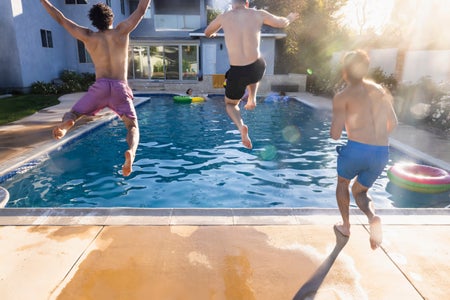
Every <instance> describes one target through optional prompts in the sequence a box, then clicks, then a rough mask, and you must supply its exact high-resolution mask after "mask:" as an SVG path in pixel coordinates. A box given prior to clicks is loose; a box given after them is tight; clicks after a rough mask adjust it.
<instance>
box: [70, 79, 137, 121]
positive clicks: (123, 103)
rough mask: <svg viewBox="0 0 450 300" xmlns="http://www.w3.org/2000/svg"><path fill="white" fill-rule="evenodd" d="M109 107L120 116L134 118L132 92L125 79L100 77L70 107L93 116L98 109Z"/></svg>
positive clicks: (81, 113)
mask: <svg viewBox="0 0 450 300" xmlns="http://www.w3.org/2000/svg"><path fill="white" fill-rule="evenodd" d="M105 107H109V108H110V109H112V110H113V111H114V112H115V113H117V114H118V115H119V116H120V117H122V116H124V115H125V116H127V117H128V118H130V119H133V120H134V119H136V110H135V109H134V104H133V92H132V91H131V89H130V87H129V86H128V84H127V82H126V81H123V80H116V79H107V78H100V79H97V80H96V81H95V83H94V84H93V85H91V86H90V87H89V90H88V92H87V93H86V94H85V95H84V96H83V97H81V99H80V100H78V102H77V103H75V105H74V106H73V107H72V111H74V112H76V113H78V114H80V115H87V116H94V115H95V114H96V113H98V112H99V111H100V110H102V109H103V108H105Z"/></svg>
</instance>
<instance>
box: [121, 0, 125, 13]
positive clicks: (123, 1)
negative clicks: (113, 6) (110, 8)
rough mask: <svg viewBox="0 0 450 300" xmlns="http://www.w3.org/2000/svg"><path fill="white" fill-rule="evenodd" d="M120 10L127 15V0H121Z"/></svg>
mask: <svg viewBox="0 0 450 300" xmlns="http://www.w3.org/2000/svg"><path fill="white" fill-rule="evenodd" d="M120 12H121V13H122V15H125V0H120Z"/></svg>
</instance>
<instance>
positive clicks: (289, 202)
mask: <svg viewBox="0 0 450 300" xmlns="http://www.w3.org/2000/svg"><path fill="white" fill-rule="evenodd" d="M137 113H138V117H139V124H140V130H141V140H140V144H139V148H138V151H137V155H136V161H135V165H134V170H133V173H132V174H131V176H129V177H127V178H124V177H123V176H121V175H120V174H121V168H122V163H123V153H124V151H125V150H126V148H127V144H126V141H125V135H126V130H125V128H124V126H123V124H122V122H120V120H115V121H113V122H110V123H108V124H106V125H105V126H102V127H100V128H99V129H96V130H94V131H93V132H91V133H89V134H86V135H85V136H83V137H82V138H81V139H79V140H77V141H75V142H72V143H69V144H68V145H67V146H65V147H63V148H62V149H58V150H57V151H55V152H54V153H51V155H50V156H49V158H48V159H47V160H45V161H43V162H41V163H40V164H38V165H37V166H35V167H34V168H32V169H31V170H28V171H27V172H24V173H22V174H19V175H17V176H15V177H14V178H13V179H11V180H8V181H6V182H5V183H4V184H3V185H4V187H5V188H7V189H8V191H9V192H10V201H9V202H8V204H7V205H8V206H9V207H219V208H220V207H226V208H230V207H336V200H335V187H336V170H335V167H336V157H337V154H336V151H335V148H336V146H337V145H339V144H341V143H342V141H338V142H336V141H333V140H331V139H330V138H329V124H330V116H329V114H328V113H326V112H323V111H315V110H313V109H311V108H309V107H308V106H305V105H303V104H301V103H299V102H297V101H295V100H290V101H287V102H283V103H259V104H258V107H257V109H256V110H255V111H251V112H249V111H246V110H244V109H242V115H243V118H244V120H245V121H246V123H247V124H248V126H249V128H250V131H249V134H250V137H251V139H252V142H253V145H254V149H253V150H248V149H245V148H244V147H243V146H242V144H241V139H240V135H239V132H238V131H237V130H236V128H235V126H234V125H233V123H232V122H231V121H230V119H229V118H228V116H227V114H226V112H225V108H224V105H223V98H222V97H216V98H212V99H209V100H207V101H206V102H204V103H202V104H199V105H185V104H177V103H173V101H172V98H171V97H170V96H165V97H163V96H152V97H151V100H150V101H149V102H147V103H145V104H143V105H141V106H140V107H138V110H137ZM386 187H387V188H388V189H386ZM371 194H372V195H373V196H374V198H375V199H376V206H377V207H392V206H399V207H408V203H410V202H411V200H410V199H412V198H411V195H409V194H407V195H403V194H402V193H401V192H399V191H396V190H395V187H390V186H389V182H388V179H387V178H386V173H384V174H383V175H382V177H381V178H380V179H379V180H378V181H377V182H376V184H375V185H374V187H373V189H372V191H371ZM398 194H399V195H400V196H396V195H398ZM404 197H408V198H406V199H407V200H401V199H403V198H404ZM416 198H417V197H416ZM442 198H443V197H441V198H437V200H434V202H432V203H433V205H435V206H437V207H439V206H440V205H443V204H442ZM420 199H422V198H420ZM447 199H448V198H447ZM444 200H445V199H444ZM421 201H422V202H421ZM425 204H426V205H428V203H425ZM352 205H354V204H353V202H352ZM415 205H416V206H420V205H424V204H423V200H417V203H415ZM445 205H448V203H447V204H445ZM445 205H444V206H445Z"/></svg>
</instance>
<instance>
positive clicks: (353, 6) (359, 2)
mask: <svg viewBox="0 0 450 300" xmlns="http://www.w3.org/2000/svg"><path fill="white" fill-rule="evenodd" d="M394 3H395V1H393V0H376V1H375V0H348V3H347V5H346V6H345V7H343V8H342V11H341V12H340V14H342V16H343V21H342V24H343V25H345V26H347V27H348V28H350V29H351V30H353V31H355V32H356V33H359V30H360V24H364V28H363V29H368V28H373V29H374V30H375V32H376V33H380V32H381V31H382V29H383V26H384V25H385V24H386V23H387V22H388V20H389V18H390V15H391V12H392V9H393V7H394ZM364 11H365V13H364ZM364 15H365V16H366V20H365V22H363V16H364Z"/></svg>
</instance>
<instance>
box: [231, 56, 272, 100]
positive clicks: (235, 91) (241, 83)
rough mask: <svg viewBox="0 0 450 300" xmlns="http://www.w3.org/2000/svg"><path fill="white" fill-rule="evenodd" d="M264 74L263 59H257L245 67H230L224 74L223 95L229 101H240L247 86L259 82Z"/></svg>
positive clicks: (264, 63)
mask: <svg viewBox="0 0 450 300" xmlns="http://www.w3.org/2000/svg"><path fill="white" fill-rule="evenodd" d="M265 72H266V62H265V61H264V59H263V58H258V59H257V60H256V61H255V62H254V63H252V64H250V65H246V66H230V69H229V70H228V71H227V73H226V78H227V83H226V87H225V95H226V96H227V98H229V99H232V100H240V99H241V98H242V96H244V94H245V89H246V88H247V85H249V84H252V83H257V82H258V81H260V80H261V78H263V76H264V73H265Z"/></svg>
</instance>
